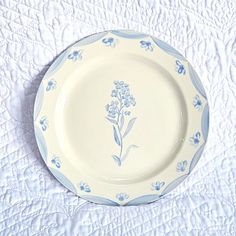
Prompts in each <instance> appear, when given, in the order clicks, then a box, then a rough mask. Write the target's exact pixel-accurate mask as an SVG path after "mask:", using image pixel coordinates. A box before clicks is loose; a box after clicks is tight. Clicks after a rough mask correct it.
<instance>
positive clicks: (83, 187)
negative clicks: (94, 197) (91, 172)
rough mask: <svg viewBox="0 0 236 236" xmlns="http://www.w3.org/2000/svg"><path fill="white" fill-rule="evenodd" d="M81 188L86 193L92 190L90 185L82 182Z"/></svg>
mask: <svg viewBox="0 0 236 236" xmlns="http://www.w3.org/2000/svg"><path fill="white" fill-rule="evenodd" d="M79 188H80V190H81V191H84V192H86V193H90V192H91V189H90V187H89V185H88V184H86V183H84V182H80V184H79Z"/></svg>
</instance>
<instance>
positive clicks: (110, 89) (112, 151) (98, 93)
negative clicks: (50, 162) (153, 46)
mask: <svg viewBox="0 0 236 236" xmlns="http://www.w3.org/2000/svg"><path fill="white" fill-rule="evenodd" d="M55 120H56V127H57V137H58V141H59V142H60V146H61V149H62V152H63V153H64V158H65V159H67V160H68V161H69V162H70V163H71V164H72V165H73V167H75V168H76V169H77V170H78V171H79V172H83V173H86V174H87V175H90V176H91V177H93V178H96V179H97V180H100V181H104V182H110V183H116V184H119V183H120V184H126V183H127V184H128V183H134V182H137V181H140V180H144V179H146V178H149V177H152V176H153V175H157V174H158V173H159V172H161V171H162V170H164V169H165V168H166V167H167V166H168V165H169V164H170V163H171V161H173V160H174V158H175V156H176V153H177V152H178V150H179V148H180V146H181V143H182V141H183V139H184V136H185V131H186V125H187V116H186V107H185V103H184V99H183V95H182V92H181V91H180V89H179V87H178V85H177V84H176V82H175V79H174V78H173V77H172V76H171V75H170V74H169V73H168V72H167V71H166V70H165V69H164V68H162V67H160V66H159V65H158V64H157V63H156V62H155V61H152V60H151V59H147V58H145V57H142V56H138V55H131V54H130V55H129V54H127V55H126V54H124V55H122V54H121V55H119V56H116V57H112V58H110V59H106V60H103V59H102V58H100V60H96V63H95V62H94V63H86V65H85V64H84V65H83V66H81V67H80V68H78V69H77V70H76V72H75V73H73V74H72V75H71V76H70V77H69V78H67V79H66V81H65V84H64V85H63V87H62V92H61V94H60V96H59V98H58V101H57V108H56V114H55Z"/></svg>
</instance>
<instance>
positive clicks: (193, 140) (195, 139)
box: [189, 132, 201, 146]
mask: <svg viewBox="0 0 236 236" xmlns="http://www.w3.org/2000/svg"><path fill="white" fill-rule="evenodd" d="M200 138H201V134H200V132H196V133H195V134H194V135H193V136H192V137H191V138H190V139H189V142H190V143H191V144H192V145H194V146H197V145H198V144H199V142H200Z"/></svg>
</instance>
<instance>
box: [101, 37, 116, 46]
mask: <svg viewBox="0 0 236 236" xmlns="http://www.w3.org/2000/svg"><path fill="white" fill-rule="evenodd" d="M102 42H103V43H104V44H105V45H106V46H108V47H113V48H114V47H115V46H116V44H117V40H116V39H114V38H104V39H103V40H102Z"/></svg>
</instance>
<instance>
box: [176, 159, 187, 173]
mask: <svg viewBox="0 0 236 236" xmlns="http://www.w3.org/2000/svg"><path fill="white" fill-rule="evenodd" d="M187 164H188V162H187V161H186V160H185V161H180V162H178V163H177V166H176V170H177V171H178V172H184V171H185V169H186V167H187Z"/></svg>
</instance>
